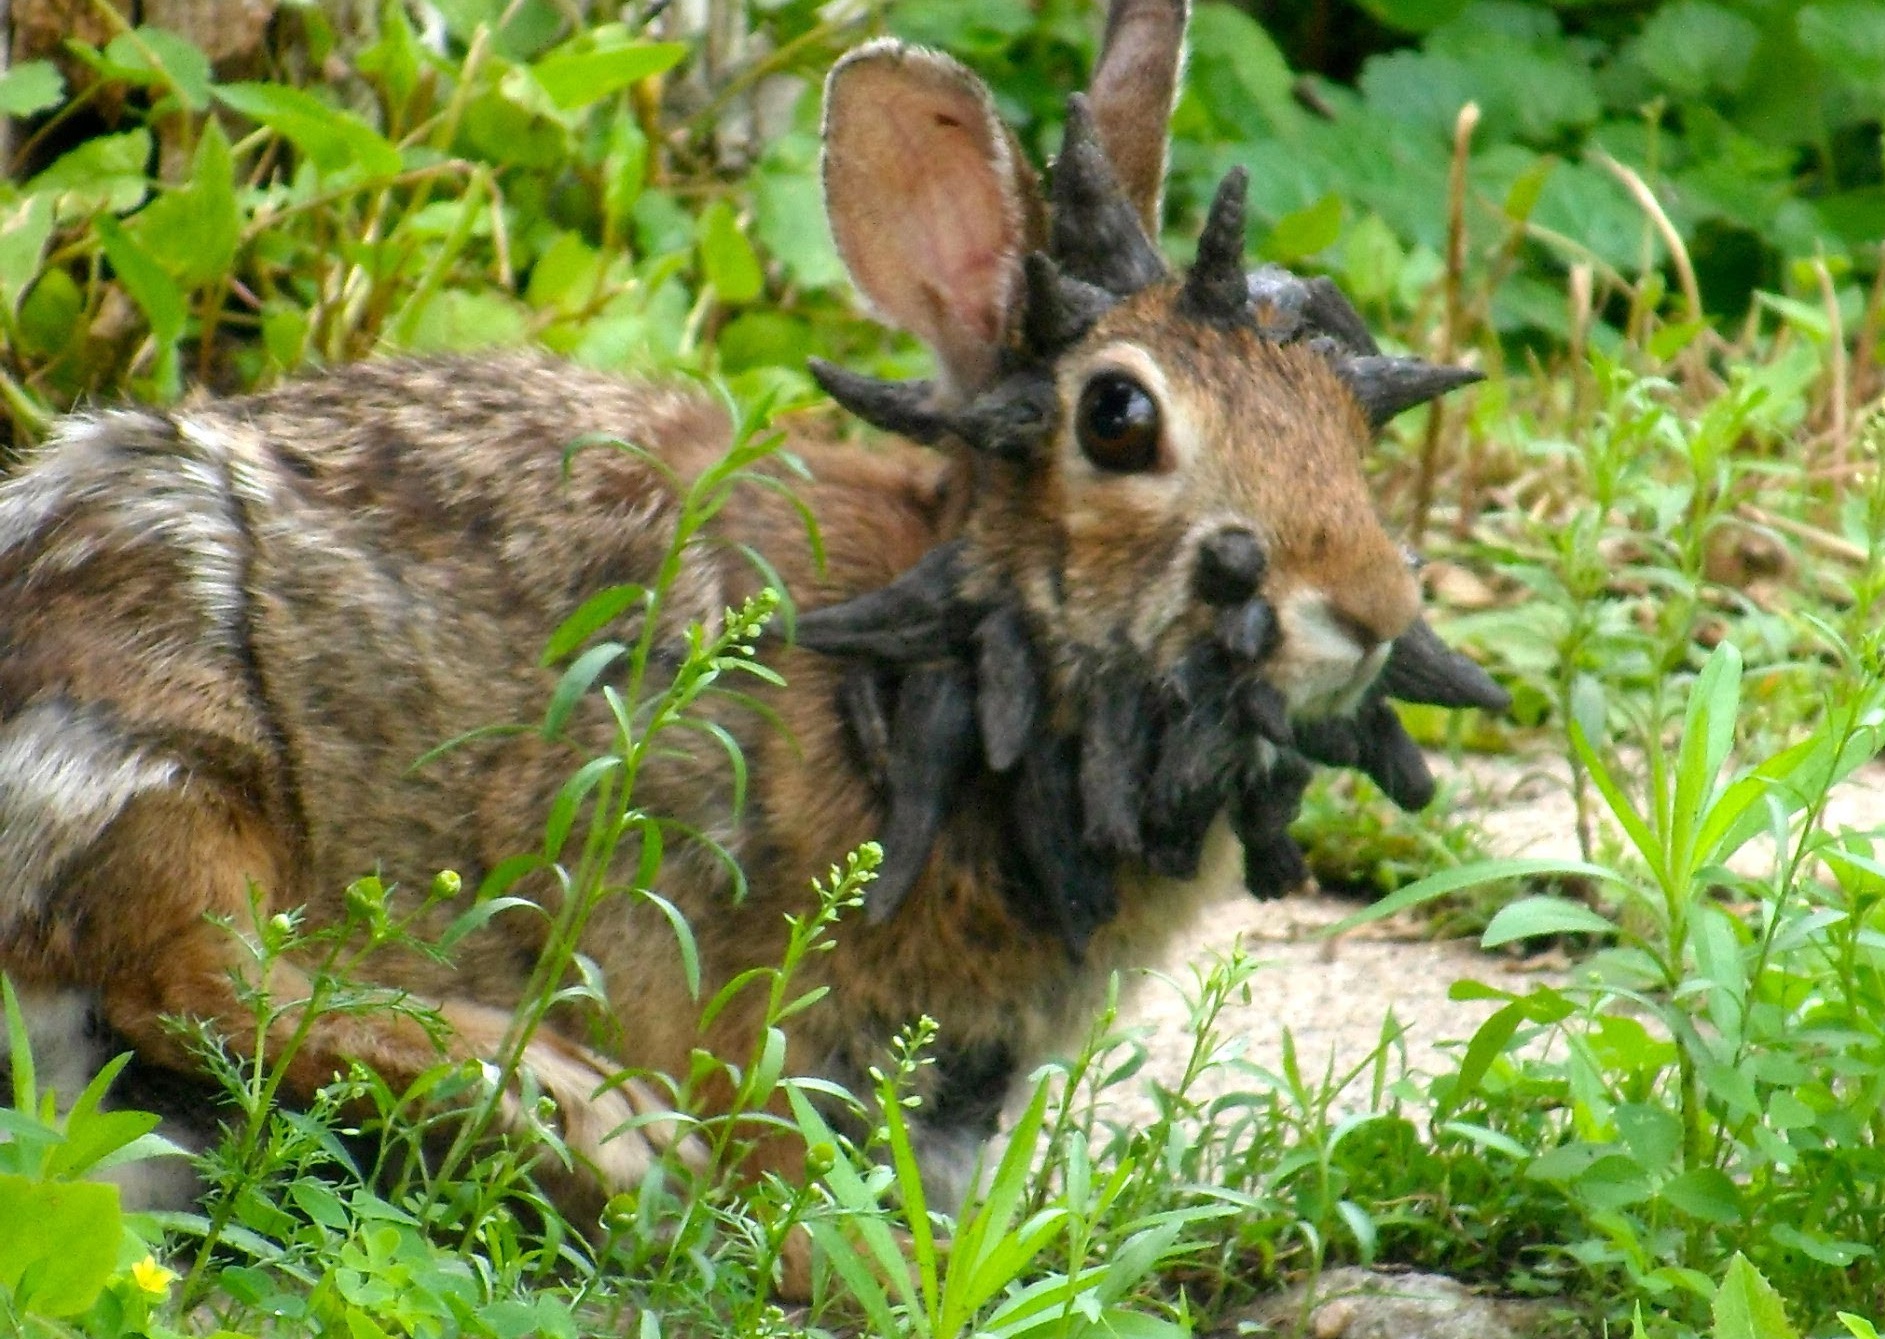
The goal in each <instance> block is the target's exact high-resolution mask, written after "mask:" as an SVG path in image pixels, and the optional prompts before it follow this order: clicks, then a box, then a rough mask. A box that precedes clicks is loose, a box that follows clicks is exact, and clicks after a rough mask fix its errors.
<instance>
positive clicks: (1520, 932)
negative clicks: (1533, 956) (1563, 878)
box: [1479, 897, 1617, 948]
mask: <svg viewBox="0 0 1885 1339" xmlns="http://www.w3.org/2000/svg"><path fill="white" fill-rule="evenodd" d="M1616 929H1617V927H1616V925H1615V924H1614V923H1612V922H1611V921H1610V920H1609V919H1608V918H1606V917H1604V916H1600V915H1598V914H1597V913H1596V912H1594V911H1592V910H1591V909H1590V908H1589V907H1587V906H1584V905H1582V904H1580V903H1577V902H1571V901H1567V900H1566V899H1564V898H1562V897H1521V898H1520V899H1519V900H1518V901H1516V902H1510V903H1507V904H1506V905H1505V906H1503V907H1500V908H1499V911H1498V913H1497V914H1496V915H1494V916H1493V918H1492V923H1491V924H1490V925H1488V926H1487V927H1486V930H1485V933H1484V934H1482V935H1481V936H1480V937H1479V944H1480V947H1481V948H1497V947H1498V946H1499V945H1501V944H1509V943H1511V942H1512V941H1513V940H1514V939H1530V938H1532V937H1534V936H1537V935H1562V934H1593V935H1610V934H1614V933H1616Z"/></svg>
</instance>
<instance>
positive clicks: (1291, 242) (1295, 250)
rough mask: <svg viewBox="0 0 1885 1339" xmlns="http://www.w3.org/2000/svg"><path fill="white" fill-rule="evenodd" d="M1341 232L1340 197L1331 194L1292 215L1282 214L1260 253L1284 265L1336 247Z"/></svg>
mask: <svg viewBox="0 0 1885 1339" xmlns="http://www.w3.org/2000/svg"><path fill="white" fill-rule="evenodd" d="M1341 232H1342V197H1341V196H1339V195H1336V194H1335V193H1334V192H1333V191H1331V192H1330V193H1329V194H1327V195H1325V196H1323V197H1322V198H1321V199H1320V200H1318V201H1316V202H1315V203H1314V204H1312V205H1310V206H1309V207H1308V208H1307V209H1299V210H1297V211H1296V212H1295V213H1293V214H1285V215H1284V216H1283V217H1282V218H1280V219H1278V220H1277V221H1276V226H1275V227H1274V228H1272V229H1270V235H1269V237H1268V238H1266V239H1265V240H1264V243H1263V254H1264V255H1265V256H1266V257H1268V258H1269V259H1271V260H1274V261H1279V262H1282V263H1284V264H1287V263H1289V262H1291V261H1298V260H1306V259H1308V258H1309V257H1310V256H1313V255H1315V254H1316V253H1317V252H1320V251H1326V250H1327V249H1328V248H1329V247H1331V246H1333V245H1334V244H1335V239H1336V238H1337V237H1339V236H1340V235H1341Z"/></svg>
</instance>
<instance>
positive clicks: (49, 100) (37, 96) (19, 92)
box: [0, 60, 65, 116]
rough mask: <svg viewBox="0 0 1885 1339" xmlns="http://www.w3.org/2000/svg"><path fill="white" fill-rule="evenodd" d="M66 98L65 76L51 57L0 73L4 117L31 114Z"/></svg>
mask: <svg viewBox="0 0 1885 1339" xmlns="http://www.w3.org/2000/svg"><path fill="white" fill-rule="evenodd" d="M64 97H65V76H64V75H62V74H60V73H59V67H58V66H56V65H54V64H53V63H52V62H51V61H49V60H29V61H22V62H21V63H20V64H18V65H15V66H14V67H13V68H12V69H10V70H8V71H7V72H6V73H5V74H0V116H31V115H33V113H35V112H43V111H46V110H47V109H48V108H51V107H56V106H58V105H59V102H60V100H61V99H62V98H64Z"/></svg>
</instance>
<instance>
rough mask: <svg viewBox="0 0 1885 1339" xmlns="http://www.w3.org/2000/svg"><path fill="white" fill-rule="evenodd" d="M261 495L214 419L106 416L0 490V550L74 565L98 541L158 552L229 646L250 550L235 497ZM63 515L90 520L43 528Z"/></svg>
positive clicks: (37, 564) (61, 439)
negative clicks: (24, 550) (28, 550)
mask: <svg viewBox="0 0 1885 1339" xmlns="http://www.w3.org/2000/svg"><path fill="white" fill-rule="evenodd" d="M173 433H174V436H173ZM153 439H155V440H153ZM261 492H262V490H261V489H259V488H258V487H257V486H256V485H255V484H254V482H253V480H252V479H251V478H250V472H249V471H248V470H246V469H244V468H243V467H242V463H241V460H240V453H239V452H238V451H237V450H236V448H235V444H234V443H233V442H232V441H231V440H230V438H229V436H228V435H227V433H226V432H224V431H223V430H222V429H221V428H219V427H217V426H215V425H214V424H212V423H207V422H203V421H199V420H196V419H191V418H178V419H175V420H174V421H165V420H162V419H156V418H153V417H151V416H149V415H145V414H138V413H134V412H129V411H122V412H115V413H108V414H101V415H98V416H97V417H95V418H90V419H81V420H78V421H76V422H75V423H74V424H73V425H72V426H71V427H69V428H67V429H66V430H65V431H64V432H63V433H62V434H61V435H60V436H58V437H56V438H54V439H53V440H52V441H51V442H49V443H48V444H47V446H46V448H45V449H44V450H43V451H41V452H40V453H39V454H37V455H36V456H35V457H34V458H33V460H32V461H31V462H30V463H29V464H28V466H27V468H26V469H25V470H24V471H22V472H21V473H20V475H19V476H17V477H16V478H14V479H13V480H11V481H10V482H8V483H7V484H5V485H3V486H0V552H5V551H7V550H8V549H10V548H18V547H23V546H27V545H37V548H38V551H37V552H36V553H34V554H33V555H32V558H31V567H30V568H29V571H32V570H37V571H40V572H70V571H75V570H77V569H78V568H79V567H82V566H83V565H84V564H85V563H87V562H89V561H90V560H91V559H92V558H93V557H94V556H96V554H97V551H98V549H99V548H101V547H122V548H124V549H133V550H134V549H139V548H145V547H154V548H158V549H161V550H163V551H164V552H165V553H166V554H167V555H168V556H169V557H170V558H171V559H172V560H174V561H175V562H176V563H178V564H179V565H180V566H181V567H182V568H183V571H184V578H185V581H186V583H187V588H188V590H189V592H190V594H191V596H192V597H193V598H192V600H191V603H192V604H193V605H195V606H196V607H197V608H198V609H200V610H201V611H202V613H203V615H204V616H205V617H206V618H207V619H208V620H209V621H210V623H211V624H212V625H213V626H214V627H215V628H216V629H217V630H218V631H219V632H221V633H222V634H223V640H224V643H225V644H226V645H228V644H233V643H234V641H235V639H236V638H237V637H238V636H239V635H240V620H241V616H242V609H243V605H244V596H243V576H244V567H245V564H246V555H247V551H248V542H247V537H246V536H245V534H244V533H243V527H242V521H241V512H242V506H241V504H242V502H243V501H251V502H252V501H255V500H256V499H257V498H258V497H259V496H260V494H261ZM62 512H63V513H67V514H68V515H70V516H71V517H73V518H74V519H77V518H78V517H81V516H83V517H85V518H86V519H88V520H89V521H90V522H91V526H90V528H89V529H88V530H80V529H78V528H77V527H68V528H67V529H65V530H63V531H58V530H55V531H53V532H52V533H48V530H49V527H52V526H55V525H56V524H57V518H58V517H59V515H60V514H61V513H62Z"/></svg>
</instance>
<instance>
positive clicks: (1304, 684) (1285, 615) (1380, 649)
mask: <svg viewBox="0 0 1885 1339" xmlns="http://www.w3.org/2000/svg"><path fill="white" fill-rule="evenodd" d="M1277 622H1278V624H1279V625H1280V626H1281V628H1282V633H1283V637H1282V643H1281V646H1280V648H1279V650H1278V651H1277V654H1276V657H1275V659H1274V660H1273V661H1272V662H1271V663H1270V665H1269V672H1270V679H1271V682H1273V683H1275V684H1276V686H1277V687H1278V688H1279V689H1281V690H1282V693H1283V697H1284V700H1286V701H1287V702H1288V703H1289V709H1290V712H1291V714H1292V715H1302V716H1340V715H1345V714H1346V713H1348V712H1350V711H1353V710H1354V708H1355V704H1356V703H1357V702H1358V701H1360V699H1361V695H1362V693H1363V692H1364V691H1366V689H1367V687H1368V685H1369V684H1371V683H1373V682H1374V679H1375V676H1376V675H1377V674H1379V673H1380V672H1381V667H1382V666H1384V665H1385V664H1387V660H1388V654H1389V652H1390V651H1391V650H1392V649H1393V648H1392V646H1391V644H1390V643H1387V642H1382V643H1381V644H1379V645H1378V646H1376V647H1374V648H1373V649H1372V650H1368V651H1364V650H1362V648H1361V645H1360V644H1359V643H1358V642H1356V640H1355V638H1354V636H1353V634H1351V633H1350V632H1349V631H1348V629H1347V628H1345V627H1343V626H1342V624H1341V623H1340V622H1339V621H1338V620H1337V619H1336V617H1335V614H1334V610H1333V609H1332V608H1331V606H1330V604H1329V600H1328V597H1327V596H1325V595H1322V594H1319V593H1317V592H1314V591H1299V592H1296V593H1294V594H1292V595H1289V596H1287V597H1286V598H1285V599H1284V600H1283V601H1282V602H1281V604H1280V605H1279V607H1278V609H1277Z"/></svg>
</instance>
